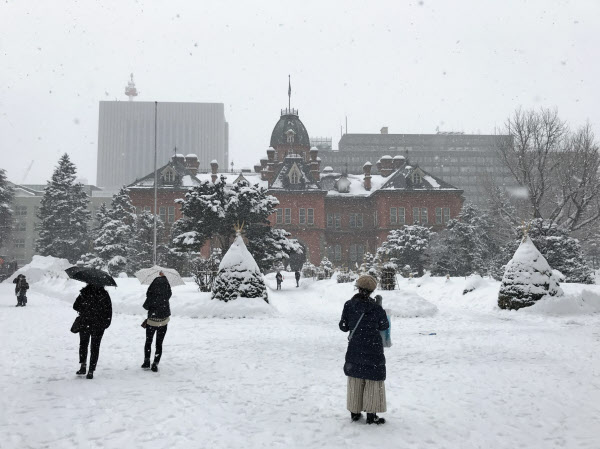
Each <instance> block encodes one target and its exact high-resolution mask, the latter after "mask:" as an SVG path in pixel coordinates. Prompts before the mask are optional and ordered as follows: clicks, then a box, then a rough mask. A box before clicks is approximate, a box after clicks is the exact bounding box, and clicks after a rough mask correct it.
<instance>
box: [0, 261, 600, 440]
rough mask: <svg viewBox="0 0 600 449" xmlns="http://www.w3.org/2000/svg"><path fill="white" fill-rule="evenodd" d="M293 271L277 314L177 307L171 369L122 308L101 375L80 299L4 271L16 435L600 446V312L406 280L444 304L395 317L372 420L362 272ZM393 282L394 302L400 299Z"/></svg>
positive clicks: (0, 428)
mask: <svg viewBox="0 0 600 449" xmlns="http://www.w3.org/2000/svg"><path fill="white" fill-rule="evenodd" d="M292 279H293V274H291V273H287V274H285V281H284V283H283V290H282V291H281V292H277V291H275V290H271V291H270V292H269V298H270V299H271V301H272V303H273V304H274V306H275V307H276V309H277V310H278V311H279V313H278V314H277V315H276V316H275V317H268V318H252V319H217V318H210V319H192V318H181V317H177V316H174V317H173V318H172V321H171V323H170V324H169V330H168V333H167V336H166V339H165V344H164V355H163V358H162V361H161V365H160V371H159V372H158V373H152V372H149V371H143V370H141V369H140V364H141V363H142V359H143V344H144V331H143V330H142V328H141V327H140V322H141V318H140V316H134V315H127V314H115V315H114V319H113V324H112V326H111V327H110V328H109V329H108V330H107V331H106V333H105V336H104V339H103V341H102V348H101V352H100V360H99V363H98V369H97V371H96V373H95V374H96V375H95V378H94V380H91V381H90V380H86V379H82V378H77V377H76V376H75V374H74V373H75V371H76V370H77V368H78V363H77V361H78V360H77V348H78V336H77V335H73V334H71V333H70V332H69V327H70V325H71V323H72V320H73V319H74V317H75V312H74V311H73V310H72V309H71V308H70V304H68V303H67V302H65V301H61V300H57V299H55V298H51V297H49V296H45V295H42V294H40V293H39V292H36V287H35V284H34V285H32V289H31V290H30V292H29V303H28V306H27V307H26V308H16V307H14V304H15V303H16V300H15V299H14V295H13V286H12V284H8V285H7V284H0V329H1V332H2V337H3V338H2V344H1V345H0V360H1V361H2V362H1V364H0V435H1V439H0V446H1V447H2V448H3V449H5V448H6V449H11V448H19V449H21V448H35V449H39V448H138V447H139V448H150V449H154V448H315V447H323V448H355V447H363V448H371V447H375V448H436V449H439V448H486V449H487V448H511V449H513V448H527V449H532V448H544V449H546V448H598V447H600V410H599V404H600V357H599V356H598V353H599V350H600V316H598V314H595V315H582V316H574V317H573V316H572V317H548V316H542V315H534V314H522V313H516V312H506V311H499V310H496V309H494V308H493V303H494V301H495V298H494V297H493V295H494V292H497V285H498V284H497V283H494V284H492V285H487V286H486V287H483V288H482V289H478V290H476V292H473V293H470V294H468V295H466V296H462V295H461V294H460V293H461V292H462V288H463V285H464V280H460V279H451V280H450V281H449V282H447V283H445V282H444V281H445V280H442V279H435V278H432V279H429V280H427V281H424V282H426V283H424V284H423V286H422V287H416V284H417V282H416V281H415V280H413V281H411V282H412V283H409V282H408V281H403V282H404V284H403V289H404V290H405V291H407V290H410V291H412V292H418V293H419V294H420V295H421V296H423V297H424V298H426V299H427V300H429V301H431V302H432V303H434V304H435V305H436V306H437V307H438V308H439V312H438V313H437V314H435V315H434V316H432V317H428V318H405V319H401V318H394V319H393V323H392V339H393V341H394V346H393V347H392V348H390V349H389V350H386V357H387V368H388V378H387V381H386V389H387V398H388V413H386V414H384V415H383V416H385V418H386V419H387V420H388V422H387V423H386V424H385V425H384V426H380V427H377V426H367V425H365V424H364V420H362V421H361V422H359V423H351V422H350V419H349V413H348V412H347V411H346V409H345V401H346V398H345V395H346V378H345V376H344V374H343V371H342V366H343V361H344V353H345V349H346V334H344V333H342V332H340V331H339V330H338V320H339V317H340V314H341V308H342V305H343V303H344V301H345V300H346V299H348V298H349V297H350V296H351V295H352V293H353V292H352V286H351V285H350V284H342V285H339V284H335V282H334V281H321V282H316V283H312V282H311V281H307V280H302V282H303V285H302V286H301V288H295V287H294V285H295V281H293V280H292ZM267 282H268V283H269V284H270V285H271V286H273V284H274V279H273V277H272V276H268V277H267ZM488 284H489V282H488ZM140 288H141V289H145V287H140ZM180 288H181V289H185V287H177V288H174V298H173V300H172V301H177V298H176V297H177V294H178V289H180ZM577 288H579V287H577ZM585 288H589V289H591V290H594V291H596V292H598V291H599V286H592V287H587V286H586V287H585ZM140 291H143V290H140ZM565 291H566V292H567V293H568V291H567V289H566V287H565ZM477 292H479V293H477ZM382 294H383V296H384V306H385V305H386V302H385V301H387V304H388V305H389V304H390V302H393V301H398V300H399V299H398V293H396V296H394V294H392V293H389V292H382ZM477 295H479V296H477ZM484 297H485V298H487V299H485V300H484V299H482V298H484ZM140 307H141V306H140ZM430 332H436V333H437V335H423V334H429V333H430Z"/></svg>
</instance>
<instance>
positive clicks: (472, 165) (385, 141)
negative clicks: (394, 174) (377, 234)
mask: <svg viewBox="0 0 600 449" xmlns="http://www.w3.org/2000/svg"><path fill="white" fill-rule="evenodd" d="M505 138H506V136H500V135H474V134H463V133H442V132H438V133H437V134H388V129H387V127H384V128H382V129H381V133H380V134H344V135H343V136H342V138H341V139H340V141H339V144H338V150H337V151H327V150H324V149H321V151H319V157H320V158H321V165H322V166H324V167H325V166H329V167H332V168H333V170H334V171H336V172H342V173H343V172H347V173H350V174H360V173H362V172H363V164H364V163H365V161H369V162H371V163H372V164H373V165H374V166H375V165H376V164H377V162H378V161H379V160H380V159H381V158H383V157H384V156H390V157H391V158H394V157H395V156H403V157H404V158H406V159H407V160H409V161H410V163H411V164H413V165H415V164H418V165H419V167H421V168H423V169H424V170H426V171H427V172H429V173H431V174H433V175H435V176H439V177H441V178H443V179H444V181H446V182H448V183H450V184H452V185H454V186H456V187H458V188H459V189H461V190H463V191H464V194H465V197H466V199H467V200H469V201H471V202H474V203H476V204H479V205H481V206H485V205H486V200H487V196H486V189H485V185H486V184H489V183H490V182H493V183H494V184H496V185H498V186H503V187H514V186H515V182H514V180H513V178H512V177H511V176H510V173H509V172H508V170H507V168H506V167H505V166H504V165H503V164H502V162H501V160H500V159H499V158H498V156H497V154H496V146H497V145H498V143H499V142H500V141H501V139H505Z"/></svg>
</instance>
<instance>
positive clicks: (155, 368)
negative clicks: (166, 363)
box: [150, 362, 158, 373]
mask: <svg viewBox="0 0 600 449" xmlns="http://www.w3.org/2000/svg"><path fill="white" fill-rule="evenodd" d="M150 369H151V370H152V372H154V373H156V372H157V371H158V363H156V362H154V363H153V364H152V368H150Z"/></svg>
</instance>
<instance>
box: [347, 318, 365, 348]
mask: <svg viewBox="0 0 600 449" xmlns="http://www.w3.org/2000/svg"><path fill="white" fill-rule="evenodd" d="M363 316H365V313H364V312H363V313H362V315H361V316H360V318H359V319H358V321H357V322H356V326H354V329H352V332H350V335H348V341H350V340H352V337H353V336H354V332H355V331H356V328H357V327H358V325H359V324H360V320H362V319H363Z"/></svg>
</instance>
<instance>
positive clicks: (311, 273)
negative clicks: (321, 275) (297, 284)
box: [302, 261, 317, 278]
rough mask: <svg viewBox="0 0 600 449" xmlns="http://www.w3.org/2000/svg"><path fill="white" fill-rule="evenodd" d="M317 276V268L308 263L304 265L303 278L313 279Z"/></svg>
mask: <svg viewBox="0 0 600 449" xmlns="http://www.w3.org/2000/svg"><path fill="white" fill-rule="evenodd" d="M316 276H317V267H315V266H314V265H313V264H312V263H310V262H308V261H306V262H304V265H302V277H303V278H312V277H316Z"/></svg>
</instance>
